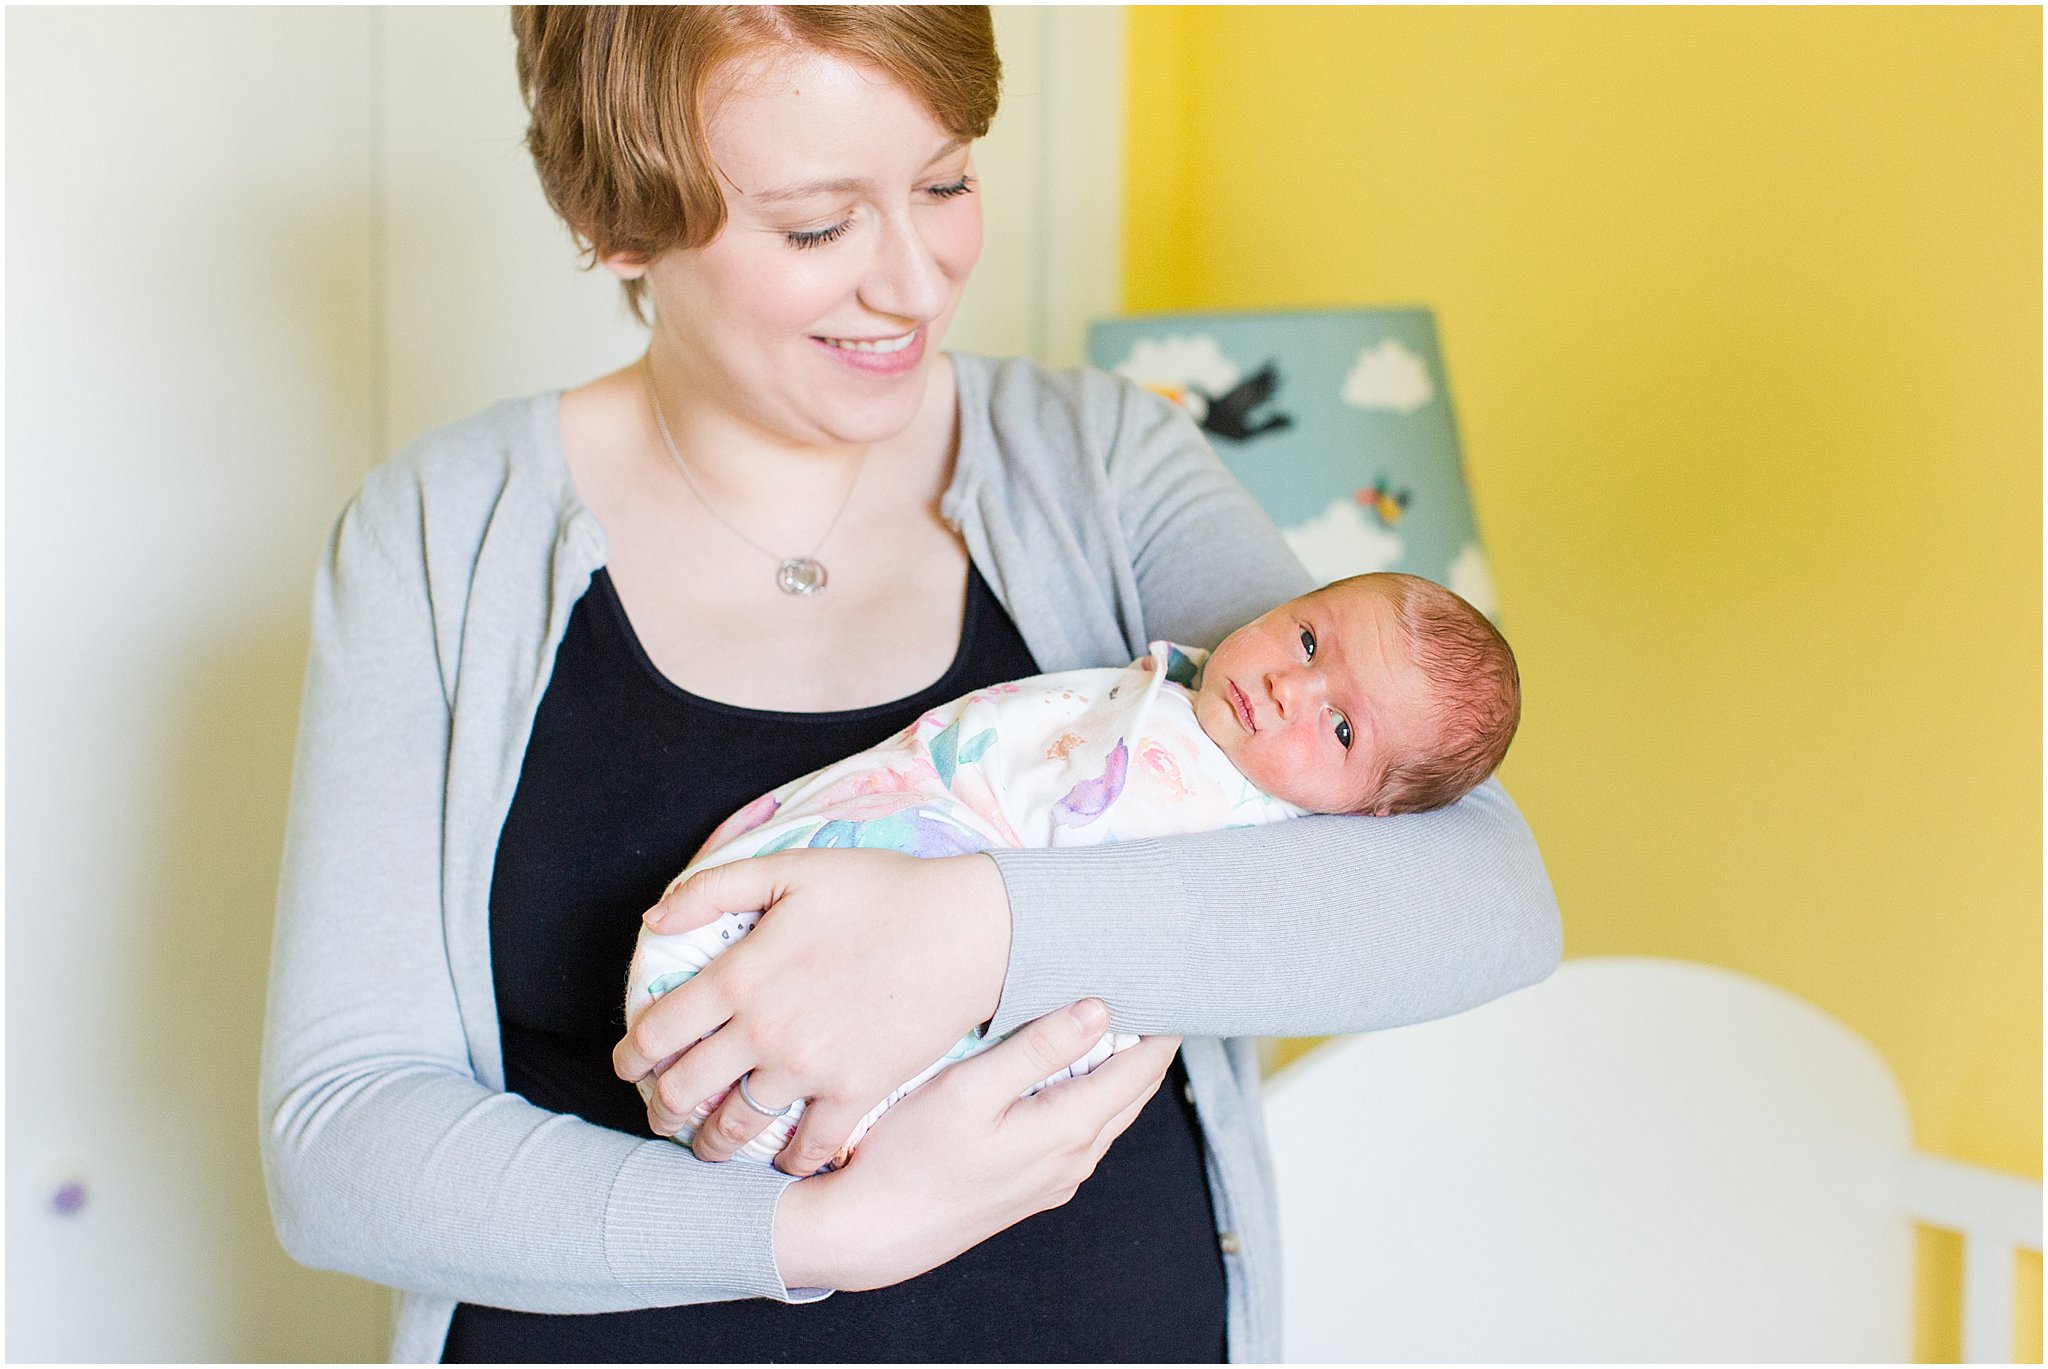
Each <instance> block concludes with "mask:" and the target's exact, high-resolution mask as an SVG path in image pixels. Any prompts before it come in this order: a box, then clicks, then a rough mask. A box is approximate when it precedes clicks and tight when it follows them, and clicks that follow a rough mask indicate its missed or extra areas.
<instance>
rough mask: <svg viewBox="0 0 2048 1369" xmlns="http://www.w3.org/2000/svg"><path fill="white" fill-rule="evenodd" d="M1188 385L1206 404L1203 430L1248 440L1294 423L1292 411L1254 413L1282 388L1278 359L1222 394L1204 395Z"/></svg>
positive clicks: (1232, 438) (1221, 435) (1288, 426)
mask: <svg viewBox="0 0 2048 1369" xmlns="http://www.w3.org/2000/svg"><path fill="white" fill-rule="evenodd" d="M1187 388H1188V389H1190V390H1192V391H1194V393H1195V394H1198V395H1201V397H1202V399H1203V400H1204V402H1205V403H1206V405H1207V408H1206V410H1205V411H1204V413H1203V414H1202V418H1201V423H1202V430H1203V431H1204V432H1208V433H1213V434H1215V435H1216V436H1217V437H1227V438H1229V439H1230V440H1231V441H1232V442H1248V441H1250V440H1251V439H1252V438H1254V437H1258V436H1260V435H1262V434H1264V433H1272V432H1279V431H1281V430H1282V429H1284V428H1291V427H1293V426H1294V419H1293V417H1292V416H1291V415H1289V414H1283V413H1272V414H1267V415H1266V416H1265V417H1263V418H1259V417H1256V416H1255V415H1254V414H1253V412H1252V411H1253V410H1255V409H1257V408H1259V407H1261V406H1262V405H1264V404H1266V403H1267V402H1268V401H1270V400H1271V399H1272V398H1273V395H1274V393H1275V392H1276V391H1278V390H1279V388H1280V366H1279V363H1278V362H1276V361H1269V362H1267V363H1266V364H1265V365H1264V366H1261V367H1260V368H1259V369H1258V370H1257V371H1255V372H1253V373H1252V374H1251V376H1249V377H1248V378H1246V379H1244V380H1241V381H1239V382H1238V383H1237V385H1236V386H1235V387H1233V388H1232V389H1231V390H1230V391H1228V392H1227V393H1225V394H1222V395H1209V394H1203V392H1202V391H1201V390H1199V389H1196V388H1195V387H1194V386H1193V385H1190V386H1188V387H1187Z"/></svg>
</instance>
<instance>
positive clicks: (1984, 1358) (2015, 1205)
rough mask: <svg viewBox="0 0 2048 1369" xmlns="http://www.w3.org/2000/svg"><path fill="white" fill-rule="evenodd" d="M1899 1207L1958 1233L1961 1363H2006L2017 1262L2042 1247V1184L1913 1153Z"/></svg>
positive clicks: (1924, 1221)
mask: <svg viewBox="0 0 2048 1369" xmlns="http://www.w3.org/2000/svg"><path fill="white" fill-rule="evenodd" d="M1899 1196H1900V1206H1901V1207H1902V1208H1903V1209H1904V1210H1905V1213H1906V1215H1907V1216H1908V1217H1911V1218H1912V1219H1913V1220H1914V1221H1916V1222H1919V1223H1921V1224H1922V1225H1925V1226H1932V1227H1938V1228H1940V1229H1941V1230H1943V1231H1957V1232H1961V1233H1962V1237H1963V1358H1962V1362H1963V1363H1964V1364H2007V1363H2010V1362H2011V1361H2012V1341H2013V1329H2014V1328H2013V1313H2014V1310H2015V1285H2016V1283H2017V1271H2016V1269H2015V1261H2016V1259H2017V1258H2018V1254H2019V1252H2020V1251H2021V1250H2032V1251H2034V1252H2036V1253H2039V1252H2040V1249H2041V1199H2042V1189H2041V1185H2039V1184H2037V1183H2033V1182H2030V1181H2028V1180H2026V1179H2022V1178H2019V1177H2017V1176H2016V1175H2011V1174H2002V1173H2000V1172H1998V1171H1997V1170H1992V1169H1985V1168H1982V1167H1981V1166H1978V1165H1969V1164H1964V1163H1963V1162H1961V1161H1960V1160H1949V1159H1944V1158H1943V1157H1941V1156H1938V1155H1926V1154H1917V1155H1914V1156H1912V1157H1911V1158H1910V1159H1909V1160H1908V1161H1907V1162H1906V1165H1905V1170H1904V1172H1903V1173H1902V1174H1901V1175H1900V1195H1899Z"/></svg>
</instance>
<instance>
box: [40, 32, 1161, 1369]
mask: <svg viewBox="0 0 2048 1369" xmlns="http://www.w3.org/2000/svg"><path fill="white" fill-rule="evenodd" d="M1121 23H1122V20H1121V14H1120V12H1119V11H1115V10H1089V11H1070V10H1016V11H1009V10H999V11H998V31H999V36H1000V39H1001V42H1002V45H1003V51H1004V55H1005V59H1006V63H1007V65H1008V68H1009V80H1008V94H1007V98H1006V102H1005V110H1004V113H1003V115H1002V117H1001V119H1000V120H999V121H998V125H997V128H996V130H995V132H994V133H993V134H992V135H991V136H990V138H989V139H988V142H987V144H986V146H985V148H984V150H983V153H982V157H981V172H982V177H983V183H984V191H985V193H986V195H987V197H988V198H987V201H986V208H987V210H988V214H989V222H990V230H989V238H988V247H987V251H986V254H985V257H984V264H983V268H982V271H981V273H980V275H979V277H978V278H977V281H976V284H975V286H974V288H973V289H972V290H971V291H970V294H969V297H968V300H967V303H966V304H965V305H964V306H963V308H962V311H961V314H960V317H959V319H958V321H957V322H956V324H955V330H954V334H953V336H952V338H951V339H950V341H951V343H952V345H955V346H961V347H967V348H972V349H976V350H986V351H996V352H1020V353H1027V354H1033V355H1037V356H1039V357H1041V358H1042V359H1046V360H1051V361H1057V362H1069V361H1073V360H1077V359H1078V358H1079V356H1080V354H1081V324H1082V321H1083V320H1085V318H1086V317H1088V316H1089V315H1091V314H1097V313H1103V312H1108V311H1109V310H1110V309H1111V308H1113V307H1114V304H1115V301H1116V296H1117V279H1116V274H1115V262H1116V243H1117V232H1118V228H1117V222H1116V216H1117V211H1118V204H1119V195H1120V189H1119V187H1120V179H1121V172H1120V167H1119V166H1118V165H1117V162H1116V157H1117V152H1118V147H1119V145H1120V142H1121V129H1122V114H1121V108H1120V94H1119V87H1120V79H1121V78H1120V73H1121V69H1122V34H1121ZM6 38H7V42H6V62H7V92H6V100H7V204H8V211H9V212H8V216H7V263H6V265H7V285H8V293H7V305H6V327H7V399H8V404H7V411H6V440H7V495H8V498H7V562H6V567H7V572H8V574H7V616H8V637H7V654H6V685H7V704H8V712H7V743H8V758H7V759H8V767H7V799H8V804H7V854H8V857H9V860H8V863H7V876H6V878H7V883H6V892H7V910H8V924H7V946H6V949H7V960H6V987H7V1005H6V1013H7V1017H6V1022H7V1079H6V1101H7V1111H6V1120H7V1156H6V1173H7V1254H8V1259H7V1342H6V1351H7V1357H8V1358H9V1359H15V1360H21V1359H31V1360H96V1359H114V1360H171V1359H179V1360H182V1359H194V1360H213V1359H224V1360H237V1359H241V1360H247V1359H260V1360H271V1359H284V1360H291V1359H362V1358H376V1357H379V1356H380V1355H381V1353H382V1346H383V1339H384V1328H385V1316H386V1299H385V1296H384V1294H383V1293H382V1292H381V1291H380V1290H378V1289H375V1288H372V1287H371V1286H369V1285H367V1284H363V1283H360V1282H358V1281H356V1280H353V1279H349V1278H345V1277H342V1276H339V1275H332V1274H323V1273H315V1272H312V1271H308V1270H304V1269H301V1268H299V1267H298V1266H296V1265H294V1264H293V1263H291V1262H290V1261H289V1260H288V1259H287V1258H286V1257H285V1256H284V1255H283V1253H282V1252H281V1251H280V1250H279V1249H278V1247H277V1245H276V1242H275V1240H274V1238H273V1237H272V1235H271V1232H270V1226H269V1218H268V1214H267V1211H266V1208H265V1205H264V1199H263V1191H262V1183H261V1179H260V1176H259V1174H258V1169H257V1148H256V1135H257V1122H256V1116H255V1077H256V1058H257V1042H258V1036H259V1032H260V1027H261V1020H262V998H263V977H264V970H265V964H266V961H267V957H268V954H269V939H270V916H271V905H272V899H273V895H274V890H275V880H276V873H277V854H278V846H279V841H280V837H281V833H282V828H283V811H282V810H283V803H284V796H285V793H286V787H287V782H288V778H289V772H290V764H291V747H292V732H293V727H294V722H295V717H296V711H297V703H298V688H299V676H300V671H301V668H302V664H303V660H304V652H305V613H306V599H307V592H308V588H309V585H310V579H311V567H312V565H313V562H314V559H315V557H316V556H317V555H318V552H319V549H320V547H321V545H322V543H323V541H324V539H325V537H326V534H327V530H328V528H329V526H330V524H331V522H332V520H333V518H334V516H335V514H336V513H337V512H338V511H339V509H340V507H341V505H342V503H343V502H344V501H345V500H346V499H347V497H348V495H349V493H350V492H351V491H352V490H353V489H354V487H355V485H356V483H357V482H358V481H359V480H360V478H361V476H362V474H363V472H364V471H365V470H367V469H368V468H369V467H370V466H371V465H372V464H374V463H375V462H376V461H378V460H381V459H382V457H383V456H384V455H385V454H387V453H388V452H389V451H390V450H391V449H392V448H393V447H394V446H396V445H397V444H398V443H399V442H401V441H402V440H404V439H405V438H406V437H409V436H411V435H412V434H414V433H417V432H419V431H421V430H423V429H425V428H427V427H430V426H433V425H434V424H437V423H440V422H443V421H446V420H448V419H452V418H455V417H458V416H460V415H462V414H464V413H467V412H469V411H471V410H473V409H475V408H477V407H478V406H480V405H481V404H483V403H486V402H488V401H490V400H492V399H496V398H499V397H502V396H505V395H508V394H515V393H522V392H527V391H531V390H534V389H539V388H543V387H547V386H552V385H561V384H568V383H574V382H575V381H577V380H580V379H583V378H585V377H588V376H591V375H594V374H597V373H599V372H601V371H603V370H605V369H608V368H610V367H612V366H614V365H617V364H619V363H620V362H622V361H624V360H626V359H627V358H629V357H630V356H632V355H633V354H634V352H635V351H637V349H638V332H637V330H636V329H635V328H634V327H633V326H632V325H631V324H630V323H629V322H628V321H627V320H626V318H625V316H624V314H623V312H622V310H621V309H620V307H619V305H618V303H617V295H616V290H615V287H613V286H612V285H611V283H610V281H609V279H608V278H604V277H592V276H589V275H584V274H579V273H578V272H577V271H576V270H575V269H574V265H573V254H572V251H571V249H570V246H569V243H568V239H567V237H566V235H565V234H564V233H563V231H562V230H561V229H560V228H559V227H558V226H556V225H555V224H554V222H553V220H552V219H551V218H550V217H549V215H548V213H547V210H546V207H545V205H544V204H543V202H542V201H541V198H540V195H539V192H538V190H537V189H536V188H535V187H534V185H533V181H532V177H531V172H530V170H529V169H528V167H527V165H526V163H525V160H524V156H523V153H522V152H521V150H520V148H519V136H520V132H521V126H522V119H521V110H520V108H519V102H518V96H517V91H516V89H515V86H514V82H513V78H512V64H511V55H510V38H509V32H508V29H507V25H506V19H505V13H504V11H503V10H502V9H498V8H491V9H390V10H374V11H373V10H364V9H324V8H303V9H298V8H294V9H266V8H242V9H184V8H177V9H172V8H150V9H88V10H68V9H29V8H13V9H10V10H9V11H8V12H7V16H6ZM68 1180H76V1181H78V1182H79V1183H81V1184H82V1185H83V1188H84V1191H85V1194H86V1200H85V1204H84V1206H83V1208H82V1209H81V1210H79V1211H78V1212H76V1213H75V1214H73V1215H64V1214H62V1213H60V1212H58V1211H57V1210H56V1209H55V1207H54V1206H53V1204H52V1201H51V1200H52V1197H53V1195H54V1194H55V1192H56V1190H57V1189H58V1187H59V1186H60V1185H62V1184H63V1183H65V1182H66V1181H68Z"/></svg>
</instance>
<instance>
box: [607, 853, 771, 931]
mask: <svg viewBox="0 0 2048 1369" xmlns="http://www.w3.org/2000/svg"><path fill="white" fill-rule="evenodd" d="M781 868H782V867H781V863H780V862H778V861H777V860H776V859H775V857H773V856H761V857H759V858H757V859H754V860H735V861H730V862H728V863H726V864H724V865H714V866H712V867H711V868H710V869H708V870H699V871H698V872H697V873H696V874H694V875H691V876H690V877H689V878H688V879H686V880H684V881H683V882H682V883H680V884H671V885H670V886H669V888H668V891H667V892H666V893H664V894H663V895H662V896H661V901H660V902H659V903H657V904H655V905H654V906H653V907H652V908H649V909H648V910H647V911H646V912H644V913H642V914H641V915H640V920H641V921H642V922H645V923H646V924H647V925H648V927H649V928H651V929H652V930H654V931H657V932H662V933H664V934H666V933H673V932H687V931H691V930H693V929H694V928H697V927H702V926H705V925H706V924H708V923H712V922H716V921H717V920H718V919H719V917H720V915H722V914H724V913H746V912H752V911H754V910H756V909H760V908H767V907H769V906H771V905H773V904H774V902H775V900H776V899H778V898H780V897H781V896H782V883H781V880H780V878H779V871H780V870H781Z"/></svg>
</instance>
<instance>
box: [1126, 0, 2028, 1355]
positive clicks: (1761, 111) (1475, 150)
mask: <svg viewBox="0 0 2048 1369" xmlns="http://www.w3.org/2000/svg"><path fill="white" fill-rule="evenodd" d="M1131 24H1132V31H1131V38H1132V42H1131V49H1130V62H1131V67H1130V96H1131V116H1130V125H1129V167H1130V171H1129V173H1128V174H1129V182H1128V190H1129V203H1128V210H1127V229H1126V233H1127V240H1126V282H1127V285H1126V302H1127V305H1128V306H1129V307H1130V308H1131V309H1132V310H1168V309H1193V308H1204V309H1206V308H1247V309H1250V308H1276V307H1288V306H1295V305H1329V304H1373V303H1379V304H1388V303H1427V304H1429V305H1431V306H1433V307H1434V308H1435V309H1436V311H1437V317H1438V322H1439V326H1440V329H1441V333H1442V337H1443V340H1444V347H1445V354H1446V361H1447V364H1448V367H1449V370H1450V379H1451V387H1452V392H1453V399H1454V402H1455V403H1456V405H1457V409H1458V415H1459V420H1460V427H1461V431H1462V434H1463V437H1464V441H1465V446H1466V453H1467V460H1468V470H1469V472H1470V476H1471V479H1472V483H1473V486H1474V492H1473V493H1474V500H1475V502H1476V504H1477V506H1478V513H1479V518H1480V523H1481V527H1482V530H1483V531H1484V533H1485V535H1486V539H1487V542H1488V546H1489V549H1490V551H1491V554H1492V559H1493V570H1494V579H1495V582H1496V584H1497V585H1498V588H1499V591H1500V596H1501V602H1502V609H1503V616H1504V618H1505V619H1506V622H1507V626H1508V628H1509V631H1510V634H1511V636H1512V638H1513V640H1514V642H1515V646H1516V650H1517V652H1518V653H1519V655H1520V657H1521V661H1522V668H1523V673H1524V679H1525V681H1526V685H1527V713H1526V717H1525V720H1524V723H1523V731H1522V735H1521V737H1520V739H1519V740H1518V741H1517V742H1516V746H1515V753H1514V755H1513V756H1512V757H1511V758H1510V760H1509V763H1508V766H1507V769H1506V771H1505V777H1506V779H1507V782H1508V784H1509V786H1510V788H1511V789H1512V790H1513V792H1514V793H1515V795H1516V797H1517V799H1518V800H1519V801H1520V803H1521V804H1522V806H1523V808H1524V810H1525V811H1526V812H1527V814H1528V817H1529V820H1530V822H1531V823H1532V825H1533V826H1534V828H1535V830H1536V832H1537V835H1538V837H1539V838H1540V840H1541V842H1542V844H1543V849H1544V853H1545V855H1546V857H1547V859H1548V861H1549V864H1550V870H1551V875H1552V878H1553V880H1554V882H1555V884H1556V888H1557V892H1558V896H1559V899H1560V901H1561V903H1562V905H1563V908H1564V911H1565V926H1566V937H1567V940H1566V945H1567V951H1568V953H1569V954H1572V955H1595V954H1607V953H1618V952H1640V953H1651V954H1662V955H1675V956H1684V957H1689V958H1693V959H1698V960H1704V961H1709V962H1712V963H1714V964H1719V965H1726V966H1730V967H1733V968H1735V969H1739V970H1743V971H1747V972H1749V973H1751V974H1754V975H1757V976H1760V977H1762V978H1764V979H1767V980H1770V981H1771V982H1773V983H1776V984H1779V985H1782V986H1784V987H1785V988H1787V989H1790V990H1792V991H1793V992H1795V993H1798V994H1800V995H1802V996H1804V997H1805V998H1807V999H1810V1000H1811V1001H1813V1002H1814V1003H1816V1004H1818V1005H1820V1006H1821V1007H1823V1008H1825V1009H1826V1010H1828V1011H1829V1012H1831V1013H1833V1014H1835V1015H1836V1016H1838V1017H1840V1018H1841V1019H1842V1020H1843V1021H1845V1022H1847V1023H1848V1024H1849V1025H1851V1026H1852V1027H1854V1028H1855V1029H1856V1030H1857V1031H1858V1032H1860V1033H1861V1034H1862V1035H1863V1036H1864V1037H1865V1038H1866V1039H1867V1040H1869V1041H1870V1042H1871V1043H1872V1044H1873V1045H1874V1046H1875V1047H1876V1048H1877V1049H1878V1050H1879V1051H1880V1052H1881V1053H1882V1054H1883V1055H1884V1057H1885V1059H1886V1060H1888V1061H1889V1062H1890V1064H1891V1066H1892V1068H1893V1070H1894V1071H1895V1072H1896V1073H1897V1075H1898V1078H1899V1081H1900V1083H1901V1085H1902V1086H1903V1088H1904V1090H1905V1093H1906V1097H1907V1100H1908V1102H1909V1104H1910V1106H1911V1109H1912V1114H1913V1122H1914V1128H1915V1133H1916V1136H1917V1140H1918V1144H1919V1145H1920V1146H1921V1147H1922V1148H1923V1149H1927V1150H1931V1151H1934V1152H1936V1153H1939V1154H1942V1155H1948V1156H1953V1157H1955V1158H1958V1159H1962V1160H1968V1161H1973V1162H1976V1163H1979V1164H1984V1165H1991V1166H1995V1167H1997V1168H2000V1169H2005V1170H2010V1171H2015V1172H2018V1173H2022V1174H2026V1175H2029V1176H2033V1177H2039V1175H2040V1173H2041V1167H2040V1159H2041V893H2042V888H2041V847H2040V838H2041V830H2042V829H2041V806H2040V797H2041V769H2040V757H2041V723H2040V706H2041V675H2040V666H2041V637H2040V624H2041V599H2040V585H2041V540H2040V510H2041V474H2040V471H2041V468H2040V459H2041V390H2040V377H2041V362H2042V357H2041V308H2040V306H2041V217H2040V206H2041V66H2040V53H2041V16H2040V12H2039V11H2038V10H2030V9H1749V8H1742V9H1735V8H1713V9H1662V8H1651V9H1633V8H1632V9H1619V8H1608V9H1470V8H1442V9H1382V8H1371V9H1349V8H1340V9H1269V8H1248V7H1225V8H1204V9H1180V8H1160V9H1150V8H1140V9H1133V10H1132V11H1131ZM1923 1251H1924V1253H1925V1254H1926V1255H1927V1257H1928V1258H1927V1260H1926V1261H1924V1263H1925V1264H1926V1265H1927V1270H1926V1274H1925V1277H1924V1279H1923V1287H1924V1288H1925V1289H1926V1293H1925V1296H1924V1297H1923V1313H1924V1315H1923V1317H1922V1319H1921V1320H1922V1324H1923V1328H1924V1329H1923V1333H1922V1337H1921V1345H1920V1351H1921V1354H1922V1356H1923V1357H1924V1358H1935V1357H1941V1356H1943V1355H1944V1354H1946V1355H1949V1356H1952V1355H1953V1354H1954V1351H1955V1340H1954V1337H1955V1334H1956V1331H1955V1317H1954V1309H1953V1303H1952V1300H1951V1297H1950V1295H1949V1293H1948V1291H1947V1288H1948V1285H1949V1284H1950V1283H1952V1281H1953V1279H1954V1277H1955V1274H1956V1270H1957V1268H1958V1260H1957V1257H1956V1254H1955V1251H1954V1249H1953V1247H1952V1245H1947V1244H1944V1243H1943V1242H1941V1241H1940V1240H1938V1239H1935V1238H1932V1237H1930V1238H1928V1240H1926V1241H1925V1242H1923ZM2025 1273H2026V1276H2027V1287H2028V1291H2026V1292H2024V1293H2023V1295H2022V1302H2023V1304H2026V1307H2027V1310H2026V1313H2025V1318H2026V1320H2027V1321H2028V1326H2027V1327H2026V1328H2025V1329H2024V1331H2023V1335H2022V1347H2021V1348H2022V1349H2023V1350H2025V1349H2030V1350H2031V1355H2032V1357H2033V1358H2035V1359H2039V1358H2040V1345H2041V1341H2040V1327H2039V1315H2040V1313H2039V1286H2040V1265H2039V1262H2038V1260H2031V1261H2030V1262H2029V1263H2028V1265H2027V1266H2026V1270H2025Z"/></svg>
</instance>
